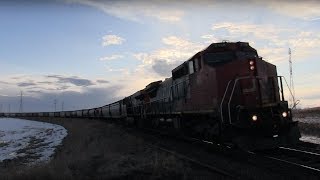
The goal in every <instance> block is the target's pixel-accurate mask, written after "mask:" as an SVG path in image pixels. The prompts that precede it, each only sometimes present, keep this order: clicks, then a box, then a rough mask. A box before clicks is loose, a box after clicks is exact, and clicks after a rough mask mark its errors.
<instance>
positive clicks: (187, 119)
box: [124, 42, 300, 149]
mask: <svg viewBox="0 0 320 180" xmlns="http://www.w3.org/2000/svg"><path fill="white" fill-rule="evenodd" d="M282 82H283V80H282V77H280V76H278V75H277V70H276V66H275V65H273V64H270V63H268V62H266V61H264V60H262V58H261V57H259V56H258V54H257V51H256V50H255V49H254V48H252V47H251V46H249V44H248V43H245V42H236V43H229V42H222V43H214V44H211V45H210V46H209V47H207V48H206V49H205V50H203V51H200V52H198V53H197V54H195V55H194V56H193V57H191V58H190V59H189V60H187V61H185V62H184V63H182V64H181V65H180V66H178V67H176V68H175V69H173V70H172V77H171V78H167V79H166V80H164V81H163V82H162V81H156V82H153V83H151V84H149V85H148V86H146V88H145V89H143V90H141V91H138V92H137V93H135V94H133V95H131V96H129V97H127V98H125V99H124V104H125V105H127V118H128V119H131V120H133V119H134V120H137V121H138V124H144V125H149V126H152V127H154V128H161V126H165V125H168V124H171V125H172V127H173V128H174V129H176V130H178V131H181V132H183V133H185V134H189V135H192V136H198V137H201V138H204V139H208V140H211V139H216V140H220V141H223V142H230V143H233V144H236V145H238V146H240V147H241V148H245V149H247V148H249V149H255V148H266V147H272V146H277V145H280V144H281V145H284V144H291V143H295V142H297V141H298V140H299V138H300V132H299V129H298V127H297V122H293V121H292V116H291V110H290V109H289V108H288V102H287V101H285V100H284V95H283V85H282Z"/></svg>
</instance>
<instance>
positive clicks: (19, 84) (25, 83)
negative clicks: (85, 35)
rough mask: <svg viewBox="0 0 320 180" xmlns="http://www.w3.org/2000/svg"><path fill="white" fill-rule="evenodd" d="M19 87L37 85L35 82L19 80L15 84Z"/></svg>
mask: <svg viewBox="0 0 320 180" xmlns="http://www.w3.org/2000/svg"><path fill="white" fill-rule="evenodd" d="M17 85H18V86H19V87H27V86H35V85H37V84H36V83H33V82H21V83H18V84H17Z"/></svg>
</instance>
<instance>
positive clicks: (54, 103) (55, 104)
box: [53, 99, 57, 112]
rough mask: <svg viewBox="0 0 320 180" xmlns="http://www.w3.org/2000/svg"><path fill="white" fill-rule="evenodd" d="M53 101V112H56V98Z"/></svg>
mask: <svg viewBox="0 0 320 180" xmlns="http://www.w3.org/2000/svg"><path fill="white" fill-rule="evenodd" d="M53 103H54V112H56V111H57V99H54V101H53Z"/></svg>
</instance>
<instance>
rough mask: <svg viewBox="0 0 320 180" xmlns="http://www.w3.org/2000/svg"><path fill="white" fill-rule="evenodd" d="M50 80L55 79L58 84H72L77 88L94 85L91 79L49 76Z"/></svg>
mask: <svg viewBox="0 0 320 180" xmlns="http://www.w3.org/2000/svg"><path fill="white" fill-rule="evenodd" d="M47 77H48V78H55V79H57V80H58V83H70V84H73V85H75V86H91V85H94V83H93V82H92V81H91V80H89V79H83V78H79V77H77V76H72V77H63V76H61V75H48V76H47Z"/></svg>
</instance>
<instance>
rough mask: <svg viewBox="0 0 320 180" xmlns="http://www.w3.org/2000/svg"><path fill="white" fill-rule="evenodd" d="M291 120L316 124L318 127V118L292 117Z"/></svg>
mask: <svg viewBox="0 0 320 180" xmlns="http://www.w3.org/2000/svg"><path fill="white" fill-rule="evenodd" d="M293 120H295V121H299V122H303V123H308V124H318V125H320V117H318V116H314V117H312V116H307V117H303V118H302V117H294V118H293Z"/></svg>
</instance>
